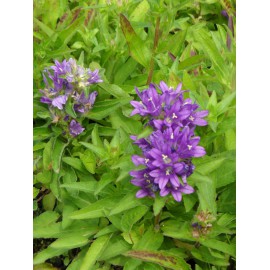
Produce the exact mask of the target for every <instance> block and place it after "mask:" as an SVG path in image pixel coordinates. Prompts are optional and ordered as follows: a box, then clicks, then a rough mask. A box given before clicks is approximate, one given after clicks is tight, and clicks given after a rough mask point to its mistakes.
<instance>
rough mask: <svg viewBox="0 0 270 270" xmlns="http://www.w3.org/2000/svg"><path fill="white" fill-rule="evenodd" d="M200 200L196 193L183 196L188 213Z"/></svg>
mask: <svg viewBox="0 0 270 270" xmlns="http://www.w3.org/2000/svg"><path fill="white" fill-rule="evenodd" d="M197 200H198V198H197V196H196V194H195V193H193V194H188V195H184V196H183V201H184V206H185V209H186V212H189V211H190V210H191V209H192V208H193V206H194V205H195V204H196V202H197Z"/></svg>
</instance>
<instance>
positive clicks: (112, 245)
mask: <svg viewBox="0 0 270 270" xmlns="http://www.w3.org/2000/svg"><path fill="white" fill-rule="evenodd" d="M130 249H131V245H129V244H128V243H127V242H126V241H125V240H123V238H122V236H120V235H119V236H115V235H114V236H113V237H111V239H110V240H109V243H108V245H107V247H106V248H105V250H104V251H103V252H102V254H101V255H100V257H99V260H100V261H107V260H108V259H110V258H113V257H115V256H118V255H122V254H123V253H124V252H126V251H128V250H130Z"/></svg>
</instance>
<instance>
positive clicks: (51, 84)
mask: <svg viewBox="0 0 270 270" xmlns="http://www.w3.org/2000/svg"><path fill="white" fill-rule="evenodd" d="M43 80H44V83H45V89H42V90H40V92H41V93H42V94H43V96H42V97H41V99H40V101H41V102H42V103H46V104H48V105H49V110H50V113H51V115H52V118H53V121H52V122H53V123H57V124H59V125H60V126H61V127H62V128H63V134H64V135H69V136H71V137H76V136H78V135H79V134H81V133H82V132H83V131H84V127H82V125H81V123H80V120H79V119H80V118H81V117H82V116H83V115H84V114H85V113H87V112H88V111H89V110H90V109H91V108H92V107H93V104H94V102H95V99H96V96H97V92H96V91H93V92H91V93H89V88H90V87H91V85H93V84H97V83H99V82H102V80H101V78H100V77H99V70H98V69H96V70H94V71H91V70H90V69H89V68H86V69H85V68H84V67H82V66H80V65H78V64H77V63H76V60H74V59H72V58H70V59H69V60H68V61H67V60H64V61H62V62H58V61H57V60H55V65H54V66H51V67H50V68H49V69H46V70H44V73H43Z"/></svg>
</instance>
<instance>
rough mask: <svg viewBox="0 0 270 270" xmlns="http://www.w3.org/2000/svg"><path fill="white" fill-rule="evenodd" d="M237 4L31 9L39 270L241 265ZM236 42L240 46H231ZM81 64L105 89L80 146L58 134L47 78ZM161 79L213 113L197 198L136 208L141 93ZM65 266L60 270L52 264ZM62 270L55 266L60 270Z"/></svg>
mask: <svg viewBox="0 0 270 270" xmlns="http://www.w3.org/2000/svg"><path fill="white" fill-rule="evenodd" d="M234 7H235V3H234V1H217V0H211V1H210V0H198V1H191V0H185V1H176V0H160V1H150V0H143V1H124V0H122V1H113V0H111V1H105V0H100V1H85V0H79V1H67V0H60V1H59V0H58V1H56V0H52V1H37V0H34V94H33V96H34V102H33V106H34V114H33V117H34V136H33V139H34V146H33V151H34V166H33V169H34V189H33V195H34V233H33V236H34V241H35V243H39V242H38V241H40V240H42V241H45V243H46V245H45V246H43V247H40V246H38V247H37V248H36V249H35V256H34V265H35V268H34V269H56V268H58V267H62V268H61V269H68V270H73V269H81V270H86V269H104V270H105V269H114V267H115V266H121V267H122V268H123V269H124V270H136V269H137V270H138V269H147V270H148V269H149V270H151V269H153V270H155V269H156V270H160V269H191V266H192V267H194V268H195V269H218V270H223V269H227V267H228V266H229V265H230V264H232V262H233V261H234V260H235V180H236V179H235V133H236V126H235V104H236V97H235V65H236V63H235V37H234V33H233V32H232V29H231V28H230V27H228V26H227V25H228V20H227V18H226V17H224V16H223V15H222V14H221V11H222V10H226V12H227V14H228V16H231V18H232V20H233V25H234V26H235V8H234ZM228 39H230V41H231V43H230V44H229V45H230V46H228ZM71 57H72V58H75V59H77V61H78V62H79V63H80V64H81V65H84V66H85V67H90V68H91V69H96V68H98V69H100V76H101V77H102V79H103V81H104V82H103V83H101V84H99V86H97V87H96V89H95V90H96V91H97V92H98V96H97V99H96V103H95V105H94V107H93V109H92V110H91V111H89V113H87V115H86V118H85V120H84V123H83V125H84V127H85V131H84V132H83V133H82V134H81V135H80V136H78V137H76V138H74V139H72V140H66V139H65V138H64V137H62V136H61V130H59V128H58V127H57V125H52V124H51V119H50V115H49V113H48V109H47V106H46V104H42V103H40V102H39V100H40V97H41V93H40V92H39V89H41V88H44V83H43V79H42V71H43V70H44V69H45V68H47V67H49V66H51V65H52V64H53V61H54V59H57V60H59V61H62V60H64V59H69V58H71ZM161 80H164V81H166V82H167V83H168V85H171V86H174V87H175V86H176V85H177V84H178V83H179V82H183V89H188V90H190V91H189V92H187V93H185V95H187V97H188V96H190V97H191V98H192V99H193V100H194V101H196V102H197V103H198V104H199V105H200V106H201V108H203V109H207V110H209V116H208V119H207V120H208V122H209V125H208V126H207V127H199V128H198V130H197V131H196V132H197V134H198V135H199V136H200V137H201V145H202V146H203V147H204V148H205V149H206V152H207V155H206V156H204V157H203V158H199V159H197V160H195V161H194V162H195V166H196V169H195V172H194V174H193V175H191V176H190V178H189V183H190V185H192V186H193V187H194V188H195V190H196V191H195V193H193V194H190V195H184V196H183V201H182V202H181V203H177V202H175V201H174V200H173V199H172V198H171V197H166V198H162V197H156V198H155V199H153V198H143V199H137V198H136V197H135V194H136V191H137V189H136V187H134V186H133V185H131V184H130V179H131V177H130V176H129V172H130V171H131V170H132V169H134V165H133V163H132V162H131V155H133V154H139V149H138V148H137V146H135V145H134V144H133V143H132V140H131V139H130V135H131V134H136V135H139V138H143V137H145V136H147V135H148V134H149V132H151V130H149V129H145V128H144V127H143V124H144V123H142V122H141V121H140V120H139V118H138V117H137V116H134V117H132V118H130V117H129V115H130V113H131V111H132V107H131V106H130V104H129V102H130V101H131V100H132V99H135V98H136V96H135V91H134V87H135V86H137V87H138V88H139V89H143V88H144V87H146V86H147V85H148V83H149V82H154V83H159V82H160V81H161ZM56 257H59V258H60V257H61V258H62V265H61V266H57V265H56V264H55V262H54V258H56ZM52 264H53V266H51V265H52Z"/></svg>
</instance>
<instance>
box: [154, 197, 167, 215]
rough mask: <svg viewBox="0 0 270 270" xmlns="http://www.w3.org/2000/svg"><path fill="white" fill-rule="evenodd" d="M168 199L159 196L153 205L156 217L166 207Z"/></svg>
mask: <svg viewBox="0 0 270 270" xmlns="http://www.w3.org/2000/svg"><path fill="white" fill-rule="evenodd" d="M166 200H167V198H166V197H161V196H159V195H157V196H156V197H155V201H154V204H153V210H154V215H155V216H157V215H158V214H159V213H160V211H161V210H162V208H163V207H164V205H165V202H166Z"/></svg>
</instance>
